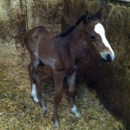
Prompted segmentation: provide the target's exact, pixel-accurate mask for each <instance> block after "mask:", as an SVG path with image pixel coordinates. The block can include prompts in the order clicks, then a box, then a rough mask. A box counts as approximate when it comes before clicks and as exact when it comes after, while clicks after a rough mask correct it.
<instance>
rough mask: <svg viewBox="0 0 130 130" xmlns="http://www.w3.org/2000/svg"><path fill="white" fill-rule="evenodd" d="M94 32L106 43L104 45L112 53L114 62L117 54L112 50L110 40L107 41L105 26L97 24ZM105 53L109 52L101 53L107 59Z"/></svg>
mask: <svg viewBox="0 0 130 130" xmlns="http://www.w3.org/2000/svg"><path fill="white" fill-rule="evenodd" d="M94 30H95V32H96V33H98V34H99V35H100V36H101V38H102V42H103V43H104V45H105V46H106V47H107V48H109V50H110V53H111V54H110V55H111V58H112V60H114V58H115V53H114V51H113V50H112V48H111V46H110V44H109V42H108V40H107V39H106V36H105V29H104V27H103V25H102V24H100V23H98V24H96V25H95V28H94ZM105 53H107V52H105V51H104V52H101V53H100V54H101V56H102V57H103V58H106V57H105V56H106V54H105ZM107 54H108V53H107Z"/></svg>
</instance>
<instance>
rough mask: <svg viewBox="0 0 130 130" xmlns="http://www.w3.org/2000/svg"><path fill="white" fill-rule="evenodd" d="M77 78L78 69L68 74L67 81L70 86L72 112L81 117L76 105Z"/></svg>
mask: <svg viewBox="0 0 130 130" xmlns="http://www.w3.org/2000/svg"><path fill="white" fill-rule="evenodd" d="M75 79H76V70H75V71H74V72H73V73H72V74H71V75H69V76H67V81H68V86H69V94H70V105H71V112H72V113H73V114H74V115H75V116H76V117H79V116H80V115H79V113H78V111H77V107H76V105H75V95H76V88H75Z"/></svg>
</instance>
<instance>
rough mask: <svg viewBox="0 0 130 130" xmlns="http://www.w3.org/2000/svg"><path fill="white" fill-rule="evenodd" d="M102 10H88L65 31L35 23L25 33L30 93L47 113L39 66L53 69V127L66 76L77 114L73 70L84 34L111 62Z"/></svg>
mask: <svg viewBox="0 0 130 130" xmlns="http://www.w3.org/2000/svg"><path fill="white" fill-rule="evenodd" d="M102 14H103V10H102V9H100V10H99V11H98V12H97V13H96V14H95V15H92V14H90V13H89V12H88V11H86V13H85V14H84V15H83V16H82V17H81V18H80V19H79V20H78V21H77V22H76V24H75V25H74V26H73V27H71V28H70V29H69V30H68V31H67V32H65V33H62V34H60V35H58V36H53V35H52V34H51V33H50V32H49V31H47V30H46V29H45V28H44V27H40V26H39V27H35V28H33V29H31V30H30V31H29V32H28V33H27V34H26V35H25V44H26V46H27V49H28V51H29V52H30V59H31V63H30V64H29V66H28V69H29V75H30V81H31V88H32V90H31V96H32V98H33V100H34V101H35V102H36V103H38V102H39V104H40V106H41V107H42V110H43V113H46V110H47V109H46V106H45V102H44V99H43V97H42V91H41V88H40V80H39V72H38V66H39V64H40V62H42V63H43V65H46V66H50V67H51V68H52V69H53V73H54V81H55V93H54V112H53V117H52V119H53V122H54V125H55V126H56V127H58V126H59V122H58V114H57V113H58V105H59V102H60V101H61V98H62V94H63V80H64V78H65V77H66V79H67V82H68V86H69V94H70V99H71V101H70V105H71V112H72V113H74V114H75V116H76V117H79V113H78V111H77V108H76V105H75V95H76V93H75V78H76V70H77V67H78V65H79V63H80V60H81V59H82V57H83V56H84V54H85V51H86V48H87V42H86V41H85V39H86V37H90V39H91V40H92V43H93V44H94V45H95V47H96V49H97V51H98V52H99V54H100V55H101V57H102V58H103V59H104V60H105V61H106V62H111V61H113V60H114V58H115V54H114V52H113V50H112V48H111V46H110V45H109V42H108V41H107V39H106V36H105V30H104V27H103V25H102V23H101V21H100V18H101V17H102Z"/></svg>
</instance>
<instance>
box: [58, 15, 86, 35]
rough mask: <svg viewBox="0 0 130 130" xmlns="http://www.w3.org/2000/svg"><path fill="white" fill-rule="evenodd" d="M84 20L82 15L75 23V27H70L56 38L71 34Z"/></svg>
mask: <svg viewBox="0 0 130 130" xmlns="http://www.w3.org/2000/svg"><path fill="white" fill-rule="evenodd" d="M83 19H84V15H82V16H81V17H80V18H79V19H78V21H77V22H76V23H75V25H73V26H72V27H70V28H69V29H68V30H67V31H65V32H63V33H61V34H59V35H58V36H60V37H65V36H66V35H68V34H69V33H70V32H72V31H73V30H74V29H75V28H76V27H77V26H78V25H79V24H80V23H81V22H82V21H83Z"/></svg>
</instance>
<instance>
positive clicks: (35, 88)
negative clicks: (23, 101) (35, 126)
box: [28, 53, 46, 113]
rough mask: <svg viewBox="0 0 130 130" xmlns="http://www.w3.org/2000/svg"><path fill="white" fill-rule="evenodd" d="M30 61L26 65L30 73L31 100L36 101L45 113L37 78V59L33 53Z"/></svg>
mask: <svg viewBox="0 0 130 130" xmlns="http://www.w3.org/2000/svg"><path fill="white" fill-rule="evenodd" d="M30 58H31V63H30V64H29V66H28V69H29V75H30V81H31V87H32V90H31V95H32V97H33V100H34V101H35V102H36V103H37V102H39V103H40V106H41V107H42V109H43V113H46V106H45V102H44V99H43V96H42V91H41V87H40V79H39V71H38V65H39V62H40V61H39V59H38V57H37V55H36V54H35V53H32V54H31V55H30Z"/></svg>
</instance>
